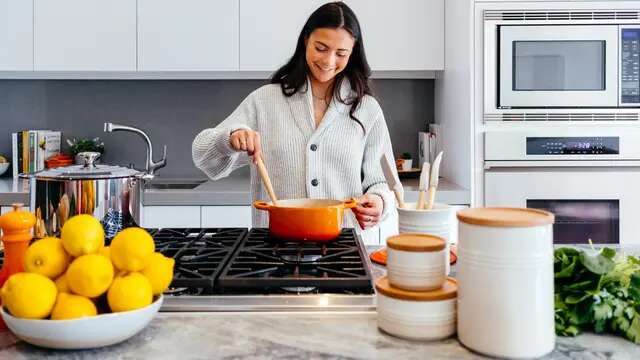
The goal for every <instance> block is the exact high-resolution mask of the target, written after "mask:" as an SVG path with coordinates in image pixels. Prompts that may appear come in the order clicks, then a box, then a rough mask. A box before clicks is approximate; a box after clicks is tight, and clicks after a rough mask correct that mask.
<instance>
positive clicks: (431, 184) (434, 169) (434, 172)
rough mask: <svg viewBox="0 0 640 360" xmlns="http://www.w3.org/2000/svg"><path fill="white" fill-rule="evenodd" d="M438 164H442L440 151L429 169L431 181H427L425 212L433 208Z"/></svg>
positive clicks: (438, 173) (438, 171) (438, 170)
mask: <svg viewBox="0 0 640 360" xmlns="http://www.w3.org/2000/svg"><path fill="white" fill-rule="evenodd" d="M440 162H442V151H440V153H439V154H438V156H436V159H435V160H433V166H432V167H431V179H429V200H428V201H427V206H426V209H427V210H431V209H432V208H433V203H434V202H435V198H436V189H437V188H438V179H439V175H440Z"/></svg>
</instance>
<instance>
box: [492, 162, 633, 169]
mask: <svg viewBox="0 0 640 360" xmlns="http://www.w3.org/2000/svg"><path fill="white" fill-rule="evenodd" d="M494 168H495V169H505V168H638V169H640V160H537V161H532V160H529V161H526V160H524V161H520V160H503V161H501V160H490V161H485V162H484V169H485V170H490V169H494Z"/></svg>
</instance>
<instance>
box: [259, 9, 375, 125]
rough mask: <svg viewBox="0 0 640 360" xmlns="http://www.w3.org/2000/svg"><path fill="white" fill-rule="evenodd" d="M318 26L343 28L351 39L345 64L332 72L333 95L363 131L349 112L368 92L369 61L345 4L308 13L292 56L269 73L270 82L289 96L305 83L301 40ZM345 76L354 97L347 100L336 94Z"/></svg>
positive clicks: (360, 36)
mask: <svg viewBox="0 0 640 360" xmlns="http://www.w3.org/2000/svg"><path fill="white" fill-rule="evenodd" d="M318 28H332V29H338V28H340V29H345V30H346V31H347V32H349V34H351V36H353V38H354V39H355V43H354V45H353V50H352V52H351V56H350V57H349V62H348V63H347V66H346V67H345V69H344V70H343V71H341V72H340V73H338V75H336V78H335V83H334V86H333V97H334V98H335V99H337V100H338V101H340V102H341V103H343V104H346V105H351V109H350V110H349V117H350V118H352V119H353V120H355V121H356V122H357V123H358V124H359V125H360V126H361V127H362V130H364V126H363V125H362V123H361V122H360V120H358V119H357V118H356V117H355V116H354V115H353V114H354V113H355V111H356V109H357V108H358V105H360V102H362V98H363V97H364V95H366V94H368V95H372V91H371V87H370V85H369V76H371V68H369V63H367V58H366V56H365V53H364V43H363V40H362V32H361V31H360V23H359V22H358V19H357V18H356V15H355V14H354V13H353V10H351V8H349V7H348V6H347V5H346V4H345V3H343V2H340V1H338V2H332V3H328V4H324V5H322V6H320V7H319V8H318V9H316V11H314V12H313V14H311V16H309V19H307V22H306V23H305V24H304V27H303V28H302V31H301V32H300V36H298V43H297V45H296V50H295V52H294V53H293V56H292V57H291V59H290V60H289V61H288V62H287V63H286V64H285V65H284V66H282V67H281V68H280V69H278V71H276V72H275V73H274V74H273V76H272V77H271V83H272V84H280V87H281V88H282V93H283V94H284V95H285V96H292V95H293V94H295V93H296V92H298V91H300V89H301V88H302V86H303V85H305V84H306V82H307V74H309V72H310V70H309V67H308V65H307V60H306V55H305V54H306V46H305V40H306V39H308V38H309V36H310V35H311V33H312V32H313V31H314V30H315V29H318ZM345 78H346V80H347V81H349V83H350V85H351V88H352V89H353V91H354V92H355V94H356V96H355V97H352V98H349V99H342V98H341V97H340V86H341V85H342V82H343V81H345Z"/></svg>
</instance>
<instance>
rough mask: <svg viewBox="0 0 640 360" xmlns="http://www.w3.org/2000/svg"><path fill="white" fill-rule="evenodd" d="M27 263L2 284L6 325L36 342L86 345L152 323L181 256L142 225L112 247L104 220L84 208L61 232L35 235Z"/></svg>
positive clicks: (96, 344)
mask: <svg viewBox="0 0 640 360" xmlns="http://www.w3.org/2000/svg"><path fill="white" fill-rule="evenodd" d="M24 265H25V271H24V272H21V273H16V274H13V275H12V276H11V277H9V279H7V281H6V282H5V284H4V285H3V287H2V289H0V297H1V298H2V307H1V308H0V314H2V317H3V318H4V321H5V323H6V324H7V327H8V328H9V329H10V330H11V331H12V332H13V333H14V334H15V335H16V336H17V337H18V338H20V339H22V340H24V341H26V342H28V343H31V344H34V345H38V346H42V347H47V348H55V349H87V348H96V347H102V346H107V345H113V344H116V343H119V342H121V341H124V340H127V339H129V338H130V337H132V336H134V335H135V334H137V333H138V332H140V331H141V330H142V329H144V328H145V327H146V326H147V325H148V324H149V323H150V322H151V320H152V319H153V317H154V316H155V314H156V313H157V312H158V311H159V310H160V307H161V305H162V301H163V297H162V292H163V291H164V290H166V289H167V288H168V287H169V285H170V283H171V280H172V278H173V266H174V260H173V259H171V258H167V257H165V256H164V255H162V254H160V253H158V252H155V244H154V242H153V238H152V237H151V235H149V233H147V231H146V230H144V229H141V228H135V227H132V228H127V229H124V230H122V231H120V232H119V233H118V234H117V235H116V236H115V237H114V238H113V240H112V242H111V245H110V246H106V247H105V246H104V230H103V228H102V225H101V224H100V222H99V221H98V220H97V219H95V218H93V217H92V216H89V215H77V216H74V217H72V218H70V219H69V220H67V222H66V223H65V224H64V225H63V227H62V231H61V235H60V238H56V237H47V238H43V239H39V240H36V241H34V242H33V243H32V244H31V245H30V246H29V248H28V249H27V251H26V253H25V259H24Z"/></svg>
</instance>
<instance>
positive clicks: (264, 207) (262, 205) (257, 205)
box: [253, 200, 273, 210]
mask: <svg viewBox="0 0 640 360" xmlns="http://www.w3.org/2000/svg"><path fill="white" fill-rule="evenodd" d="M253 206H254V207H255V208H256V209H258V210H269V209H270V208H271V207H272V206H273V205H271V204H269V203H267V202H265V201H260V200H256V201H254V202H253Z"/></svg>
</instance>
